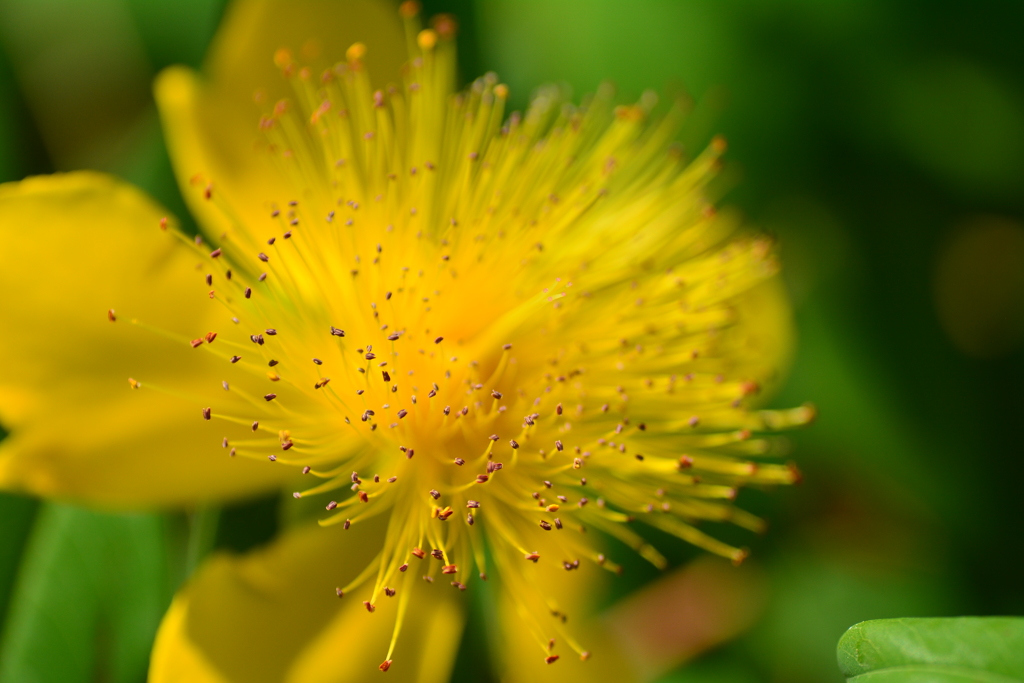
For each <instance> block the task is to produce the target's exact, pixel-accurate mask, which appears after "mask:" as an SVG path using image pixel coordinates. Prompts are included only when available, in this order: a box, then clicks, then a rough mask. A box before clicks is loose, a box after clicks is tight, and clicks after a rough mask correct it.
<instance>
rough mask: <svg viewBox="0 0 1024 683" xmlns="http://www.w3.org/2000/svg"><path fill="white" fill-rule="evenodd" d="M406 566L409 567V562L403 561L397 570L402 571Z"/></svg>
mask: <svg viewBox="0 0 1024 683" xmlns="http://www.w3.org/2000/svg"><path fill="white" fill-rule="evenodd" d="M408 568H409V563H408V562H403V563H402V566H401V567H399V568H398V571H400V572H404V571H405V570H406V569H408Z"/></svg>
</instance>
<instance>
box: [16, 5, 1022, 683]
mask: <svg viewBox="0 0 1024 683" xmlns="http://www.w3.org/2000/svg"><path fill="white" fill-rule="evenodd" d="M424 4H425V5H426V9H427V12H428V13H432V12H439V11H450V12H454V13H455V14H457V15H458V16H459V19H460V24H461V33H460V38H459V44H460V49H461V51H462V69H463V76H464V77H465V78H471V77H473V76H475V75H477V74H479V73H482V72H483V71H485V70H489V69H494V70H496V71H497V72H498V73H499V74H500V75H501V77H502V79H503V80H504V81H505V82H507V83H509V84H510V86H511V88H512V101H513V104H514V105H515V106H517V107H522V106H525V105H526V103H527V102H528V98H529V94H530V92H531V90H532V89H533V88H534V87H535V86H537V85H539V84H541V83H543V82H551V81H555V82H563V83H565V84H567V86H568V87H570V88H571V89H572V91H573V92H574V93H575V96H576V97H577V98H578V97H579V96H581V95H582V94H584V93H586V92H589V91H592V90H593V89H594V88H595V87H596V86H597V85H598V83H599V82H600V81H602V80H604V79H611V80H613V81H614V82H615V83H616V84H617V86H618V87H619V91H620V93H621V96H622V97H623V99H624V100H629V99H631V98H635V97H637V96H638V95H639V94H640V93H641V92H642V91H643V90H645V89H647V88H654V89H655V90H660V91H662V92H665V91H671V90H674V89H678V87H679V84H683V85H685V87H686V88H687V89H688V90H689V92H691V93H693V95H694V97H695V98H696V100H697V102H698V105H697V108H696V110H695V114H694V119H695V120H694V123H693V124H692V127H691V128H690V129H689V131H688V133H687V134H688V137H687V139H688V140H699V139H706V138H707V135H708V134H709V133H710V132H721V133H723V134H725V136H726V137H727V139H728V140H729V143H730V152H729V154H728V159H729V160H730V164H729V166H728V167H727V170H726V173H725V177H726V180H727V181H728V183H729V184H730V185H731V188H732V189H731V191H730V192H729V193H728V195H727V196H726V198H725V200H724V203H725V204H727V205H732V206H735V207H738V208H740V209H741V210H742V211H743V212H744V213H745V214H746V215H747V216H748V218H749V220H750V221H751V223H752V224H754V225H756V226H758V227H760V228H762V229H765V230H767V231H769V232H771V233H773V234H776V235H777V236H778V237H779V240H780V243H781V253H782V257H783V261H784V266H785V277H786V279H787V283H788V285H789V288H790V291H791V292H792V295H793V299H794V304H795V315H796V324H797V328H798V335H799V349H798V351H797V354H796V357H795V361H794V366H793V368H792V373H791V377H790V380H789V382H788V383H787V385H786V386H785V388H784V389H783V390H782V392H781V394H780V395H778V396H776V397H775V398H774V399H773V402H774V403H777V404H778V405H792V404H797V403H800V402H803V401H807V400H810V401H813V402H815V403H816V404H817V405H818V406H819V409H820V415H821V417H820V419H819V421H818V422H817V424H816V425H814V426H812V427H811V428H810V429H807V430H805V431H803V432H800V433H797V434H794V435H793V436H792V441H793V457H794V458H795V459H797V460H798V461H799V463H800V466H801V468H802V469H803V470H804V472H805V483H804V485H803V486H802V487H800V488H797V489H794V490H786V491H777V492H775V493H774V494H773V495H772V496H765V495H762V494H761V493H760V492H758V491H749V492H744V494H743V497H742V500H741V503H742V504H744V505H745V506H747V507H748V508H750V509H752V510H754V511H755V512H758V513H759V514H762V515H765V516H766V517H767V518H768V519H770V520H771V522H772V525H773V529H772V531H771V533H770V534H768V535H767V536H766V537H764V538H759V539H755V540H754V541H753V542H751V540H750V539H749V538H743V539H740V542H742V543H748V544H750V545H751V546H752V548H753V550H754V555H753V559H752V560H751V561H752V562H753V563H754V564H755V565H757V566H759V567H760V568H762V569H763V570H764V572H765V574H766V575H767V576H768V578H769V583H770V594H769V600H768V606H767V608H766V611H765V613H764V615H763V617H762V618H761V620H760V621H759V623H758V625H757V626H755V627H754V628H753V629H752V630H751V631H750V632H748V633H747V634H746V635H744V636H742V637H741V638H739V639H737V640H736V641H734V642H732V643H730V644H728V645H726V646H724V647H722V648H719V649H717V650H715V651H713V652H710V653H708V654H706V655H704V656H703V657H701V658H699V659H698V660H696V661H694V662H691V663H689V664H688V665H687V666H684V667H682V668H680V669H678V670H676V671H674V672H671V673H669V674H666V676H665V677H664V678H663V680H664V681H666V682H667V681H672V682H678V683H711V682H721V683H726V682H730V683H744V682H746V681H779V682H785V683H804V682H806V683H811V682H814V683H819V682H822V681H841V680H842V674H841V673H840V671H839V670H838V669H837V667H836V663H835V654H834V652H835V650H834V647H835V643H836V642H837V640H838V639H839V637H840V636H841V635H842V633H843V632H844V630H845V629H846V628H847V627H849V626H850V625H851V624H854V623H856V622H859V621H863V620H866V619H877V618H886V617H907V616H944V615H957V614H992V615H1000V614H1014V613H1018V614H1019V613H1021V612H1024V586H1022V584H1021V582H1020V580H1019V579H1020V576H1021V574H1022V569H1024V556H1022V551H1021V549H1020V545H1019V543H1017V536H1018V528H1019V524H1020V520H1021V519H1024V496H1021V495H1020V492H1019V489H1020V485H1021V477H1020V475H1019V470H1020V466H1019V459H1020V453H1021V450H1022V449H1021V447H1020V445H1019V434H1018V432H1019V425H1020V423H1021V415H1024V400H1022V398H1021V393H1022V392H1021V391H1020V387H1021V386H1022V385H1024V353H1022V347H1021V341H1022V339H1021V332H1020V330H1022V329H1024V325H1022V324H1021V321H1024V285H1021V280H1020V278H1019V272H1024V266H1022V267H1018V265H1016V264H1021V263H1024V254H1022V253H1020V251H1021V250H1020V248H1019V247H1018V246H1017V245H1019V244H1020V241H1019V240H1018V239H1017V237H1016V236H1019V235H1020V234H1024V42H1022V41H1021V40H1020V38H1019V33H1020V27H1021V26H1022V25H1024V4H1021V3H1019V2H1014V1H1011V0H1005V1H1000V0H980V1H978V2H973V3H967V2H964V1H963V0H960V1H957V2H947V1H939V2H934V1H929V2H925V1H924V0H903V1H902V2H887V1H884V0H857V1H854V0H830V1H823V0H774V1H768V0H752V1H745V2H739V1H738V0H633V1H631V2H613V1H612V0H588V1H587V2H583V1H582V0H558V1H554V0H451V1H450V2H443V1H441V0H429V1H427V2H425V3H424ZM222 10H223V3H222V2H221V0H188V1H187V2H182V1H180V0H178V1H175V2H172V1H171V0H95V1H93V2H86V1H85V0H45V1H39V0H6V2H4V3H2V4H0V92H2V94H3V96H2V97H0V180H5V181H6V180H15V179H18V178H21V177H23V176H25V175H28V174H33V173H43V172H50V171H53V170H66V169H72V168H84V167H90V168H101V169H104V170H108V171H112V172H115V173H118V174H120V175H122V176H124V177H125V178H127V179H128V180H130V181H132V182H134V183H136V184H138V185H140V186H142V187H143V188H145V189H146V190H147V191H149V192H150V193H152V194H153V195H154V196H156V197H157V198H158V199H159V200H160V201H162V202H163V203H164V204H166V205H167V206H168V207H169V208H170V209H171V210H172V211H174V212H175V213H177V214H178V215H179V216H181V217H185V216H187V213H186V212H185V210H184V205H183V203H182V202H181V200H180V197H179V196H178V194H177V190H176V187H175V184H174V182H173V179H172V175H171V170H170V165H169V162H168V158H167V154H166V151H165V150H164V147H163V144H162V140H161V137H160V131H159V126H158V123H157V120H156V116H155V113H154V108H153V104H152V98H151V95H150V91H149V83H150V81H151V79H152V76H153V75H154V74H155V73H156V72H157V71H158V70H159V69H160V68H162V67H164V66H166V65H169V64H172V63H186V64H192V65H198V64H199V63H200V62H201V58H202V54H203V52H204V49H205V46H206V45H207V43H208V41H209V40H210V38H211V36H212V35H213V32H214V30H215V28H216V24H217V21H218V19H219V16H220V14H221V12H222ZM691 151H692V150H691ZM996 224H998V226H1001V227H999V228H998V229H994V228H992V229H990V228H991V226H993V225H996ZM993 235H1002V237H993ZM1007 236H1008V237H1007ZM971 240H974V242H971ZM986 240H988V241H986ZM967 243H980V244H981V245H982V247H983V248H981V247H979V248H977V249H973V250H967V249H964V248H962V247H961V246H960V245H963V244H967ZM992 254H997V255H999V256H1000V257H1001V258H998V259H997V258H994V257H993V256H992ZM943 264H945V265H943ZM950 264H952V265H950ZM950 297H953V298H954V299H956V297H960V299H956V300H953V301H950V300H949V299H950ZM979 329H982V330H987V332H986V333H985V334H984V335H981V336H978V335H977V334H974V335H973V336H972V334H973V332H976V331H977V330H979ZM964 340H973V341H970V343H968V342H965V341H964ZM35 512H36V504H35V503H34V502H32V501H26V500H23V499H17V498H12V497H0V516H2V517H3V518H4V519H5V524H4V527H3V531H2V532H0V608H2V607H5V606H6V607H7V609H6V610H5V612H4V613H6V614H7V615H8V616H7V618H6V622H5V625H4V637H3V640H2V643H3V645H2V647H3V648H4V650H3V651H2V652H0V657H2V658H4V659H5V661H6V662H13V663H9V664H8V663H5V667H7V668H2V669H0V681H3V682H4V683H7V681H14V680H20V679H19V678H18V677H17V674H12V673H9V672H10V671H12V670H16V669H11V668H10V667H17V666H19V664H18V663H19V662H21V661H23V659H19V658H22V657H23V656H25V653H26V652H27V650H26V649H25V648H27V647H29V646H30V644H29V643H26V642H25V639H26V638H27V637H28V636H26V635H24V634H25V633H30V632H31V628H34V627H33V626H32V624H31V622H32V618H33V617H32V612H33V610H32V609H31V608H30V607H29V606H28V603H26V601H29V600H38V601H41V602H40V603H39V604H41V605H46V604H50V603H48V602H47V601H49V600H55V599H59V598H60V597H61V596H62V595H63V596H64V597H65V598H66V597H67V595H68V593H67V592H70V591H73V592H74V595H73V597H74V600H72V601H70V602H71V605H70V606H65V610H66V614H68V615H71V617H70V622H71V624H72V625H74V626H75V628H77V629H79V630H78V631H75V633H77V634H78V636H81V637H86V636H91V635H93V634H94V633H95V631H94V630H90V629H96V628H98V626H97V624H99V623H101V621H102V620H100V621H97V619H98V617H97V615H99V614H104V613H106V614H108V615H109V614H114V613H112V612H104V610H110V609H114V607H113V606H112V604H107V602H110V601H113V602H116V601H117V600H119V599H121V598H122V597H123V596H121V595H120V594H119V593H117V592H104V591H99V592H95V591H94V592H92V593H90V590H92V588H90V586H95V585H97V584H94V583H93V584H90V583H88V581H93V580H94V579H95V575H94V574H90V573H89V571H92V570H88V571H86V570H83V571H82V572H72V574H73V575H68V576H66V577H65V578H64V579H63V580H64V581H67V582H71V583H68V584H67V585H64V586H63V587H61V588H60V590H61V591H67V592H65V593H60V594H51V593H49V591H52V590H53V589H52V588H47V586H46V585H45V584H44V583H42V582H41V580H40V579H38V578H37V576H36V572H37V569H38V568H39V567H42V566H47V563H54V566H60V564H61V563H60V562H59V559H60V558H61V557H62V553H71V552H83V553H85V554H84V555H83V557H84V558H85V559H88V558H89V557H93V558H94V559H95V556H94V555H93V554H92V553H93V551H92V550H90V549H88V547H83V546H82V543H81V539H85V538H90V537H92V536H96V537H97V538H98V539H103V540H102V543H107V544H111V543H113V544H117V543H123V542H126V539H131V538H134V537H135V536H134V535H137V534H141V537H144V538H145V539H146V540H145V543H146V544H148V545H147V546H145V547H149V548H150V549H151V552H152V554H153V555H152V557H148V556H147V557H143V556H142V555H140V554H138V553H136V555H135V556H134V557H135V559H134V560H132V559H131V558H127V559H126V560H125V561H137V562H139V563H142V564H143V565H145V567H146V570H145V573H144V576H141V575H140V577H139V578H137V581H136V584H137V585H136V584H132V585H129V586H124V587H122V588H123V589H124V590H136V589H137V590H139V591H141V592H140V595H144V597H145V600H144V604H145V605H146V611H145V612H144V613H142V612H140V613H139V618H140V619H144V620H148V621H146V625H145V627H144V628H143V629H142V631H140V632H143V633H151V629H152V627H153V626H154V623H155V622H153V621H152V620H153V619H155V618H157V617H158V615H159V613H160V611H161V610H162V608H163V606H164V605H165V604H166V601H167V600H168V599H169V596H170V594H171V593H170V588H171V587H172V585H173V584H174V583H176V581H178V580H180V579H181V577H183V576H184V575H185V573H186V569H187V563H188V560H187V556H188V553H189V551H188V547H189V542H188V540H187V537H188V534H189V528H190V527H189V522H188V519H187V518H186V517H184V516H168V517H167V518H165V519H164V521H163V523H158V522H157V521H155V518H135V517H117V516H105V515H96V514H93V513H76V512H74V511H72V510H70V509H68V508H62V507H52V506H46V507H44V508H43V512H42V514H41V515H40V517H39V519H35ZM275 516H276V505H275V501H262V502H256V503H253V504H251V506H249V507H247V508H239V509H235V510H228V511H225V512H223V513H222V514H221V515H220V516H219V518H218V519H219V526H218V528H217V530H216V532H215V533H213V534H212V535H211V534H210V532H209V531H208V532H207V536H206V540H207V542H206V543H204V544H201V546H202V547H201V548H200V551H201V549H202V548H206V547H208V546H209V545H210V544H213V545H216V546H220V547H228V548H235V549H239V550H243V549H246V548H248V547H251V546H252V545H254V544H257V543H259V542H261V541H264V540H266V539H268V538H270V537H271V536H272V534H273V530H274V528H275V524H276V521H275V520H276V517H275ZM72 533H73V534H74V535H75V536H74V538H70V537H69V536H68V534H72ZM97 542H100V541H97ZM668 551H669V552H668V554H669V556H670V559H671V560H672V562H673V563H674V564H680V563H683V562H685V561H686V560H687V559H688V558H690V557H692V556H693V553H692V551H690V550H689V549H686V548H680V547H679V546H678V545H675V546H672V547H670V548H668ZM138 552H139V553H141V552H142V551H141V550H139V551H138ZM194 552H197V551H193V553H194ZM159 558H163V560H160V559H159ZM160 562H164V565H166V566H164V565H160ZM19 564H20V567H21V568H20V570H19V569H18V566H19ZM158 565H160V566H158ZM160 567H163V568H162V569H161V568H160ZM79 574H80V575H79ZM655 575H656V572H654V571H653V570H651V569H650V568H649V567H647V566H645V565H644V564H642V563H641V562H640V561H631V562H628V563H627V574H626V577H624V578H623V579H622V581H621V582H620V583H619V584H618V585H617V586H616V589H615V591H616V595H617V596H619V595H625V594H627V593H628V592H629V591H630V590H631V589H632V588H635V587H636V586H638V585H640V584H641V583H643V582H644V581H646V580H649V579H651V578H653V577H654V576H655ZM62 576H63V575H62ZM144 577H149V578H148V579H145V580H150V581H152V582H153V583H152V585H148V586H143V585H141V583H138V582H141V581H143V580H144ZM76 582H77V583H76ZM13 586H18V588H17V589H16V590H15V589H13V588H12V587H13ZM133 586H134V587H133ZM104 590H106V589H104ZM12 591H14V592H13V593H12ZM86 594H88V595H86ZM12 595H13V596H14V598H13V600H11V596H12ZM613 597H614V596H613ZM475 599H477V600H486V597H477V598H475ZM101 602H102V603H103V604H102V605H101V604H100V603H101ZM487 612H488V610H487V606H486V605H485V604H482V603H478V604H475V605H474V607H473V614H474V619H473V622H471V628H470V629H469V630H467V634H466V636H465V641H464V647H463V651H462V654H461V655H460V658H459V661H458V664H457V671H456V675H455V677H456V678H457V679H458V680H481V677H482V676H483V674H480V673H479V672H480V671H481V666H482V664H483V660H482V659H481V657H482V656H483V655H481V654H480V653H482V652H484V651H485V650H486V648H485V647H484V644H485V643H486V636H484V635H481V632H482V630H483V628H484V626H483V625H482V622H484V621H485V616H484V615H486V614H487ZM45 614H46V612H45V611H40V615H45ZM154 615H156V616H154ZM115 617H116V614H115V616H114V617H110V618H112V619H113V621H112V622H110V623H113V624H115V626H116V623H117V618H119V617H116V618H115ZM40 618H41V616H40ZM105 618H106V617H105ZM473 624H480V627H479V628H473ZM69 628H70V626H69ZM104 628H107V627H104ZM146 629H150V630H146ZM15 632H16V633H17V635H12V633H15ZM68 633H69V634H71V632H70V631H69V632H68ZM116 633H117V629H116V628H114V631H113V634H114V635H108V636H105V637H108V638H109V637H112V638H114V640H112V641H110V642H111V643H114V644H117V643H121V645H117V646H116V647H113V646H110V647H113V649H109V648H108V654H107V655H105V656H108V657H111V656H113V655H112V654H111V653H114V652H117V653H122V654H123V657H124V659H118V657H121V656H122V654H117V657H114V659H109V664H110V666H113V667H115V668H116V667H119V666H122V664H119V663H118V662H122V661H123V662H125V663H124V664H123V666H124V667H125V668H123V669H117V671H118V672H119V673H118V674H117V676H116V677H114V678H111V680H119V681H120V680H142V676H143V675H144V674H143V672H144V666H142V665H140V664H139V660H138V657H140V656H144V652H145V647H143V645H142V644H140V642H138V641H137V640H133V641H131V642H129V641H124V642H123V643H122V641H120V640H118V639H117V637H116ZM83 634H84V635H83ZM72 635H73V634H71V635H68V637H69V638H71V637H72ZM78 636H76V637H78ZM92 644H95V641H89V643H87V645H92ZM79 645H80V643H79ZM122 646H123V647H122ZM119 648H120V649H119ZM140 652H141V653H143V655H140V654H139V653H140ZM94 655H95V653H93V656H94ZM81 656H83V657H86V656H87V655H86V654H85V653H83V654H82V655H81ZM140 667H141V668H140ZM122 671H123V677H122V673H120V672H122ZM132 676H135V677H134V678H133V677H132ZM65 680H78V679H76V678H72V677H70V675H69V677H68V678H66V679H65Z"/></svg>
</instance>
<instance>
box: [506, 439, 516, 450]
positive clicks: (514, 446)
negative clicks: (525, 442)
mask: <svg viewBox="0 0 1024 683" xmlns="http://www.w3.org/2000/svg"><path fill="white" fill-rule="evenodd" d="M508 445H509V446H511V447H512V449H513V450H515V449H517V448H519V442H518V441H516V440H515V439H510V440H509V442H508Z"/></svg>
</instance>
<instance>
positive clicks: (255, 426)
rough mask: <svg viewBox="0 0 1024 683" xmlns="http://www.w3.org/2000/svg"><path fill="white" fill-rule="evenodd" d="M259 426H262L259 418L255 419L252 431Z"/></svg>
mask: <svg viewBox="0 0 1024 683" xmlns="http://www.w3.org/2000/svg"><path fill="white" fill-rule="evenodd" d="M259 428H260V423H259V420H254V421H253V423H252V431H254V432H255V431H256V430H257V429H259Z"/></svg>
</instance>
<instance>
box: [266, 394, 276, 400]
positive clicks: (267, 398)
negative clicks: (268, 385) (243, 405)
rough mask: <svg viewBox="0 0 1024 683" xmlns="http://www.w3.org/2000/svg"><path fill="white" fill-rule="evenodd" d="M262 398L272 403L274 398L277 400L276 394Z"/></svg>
mask: <svg viewBox="0 0 1024 683" xmlns="http://www.w3.org/2000/svg"><path fill="white" fill-rule="evenodd" d="M263 398H264V399H265V400H267V401H273V400H274V399H275V398H277V394H265V395H264V396H263Z"/></svg>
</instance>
